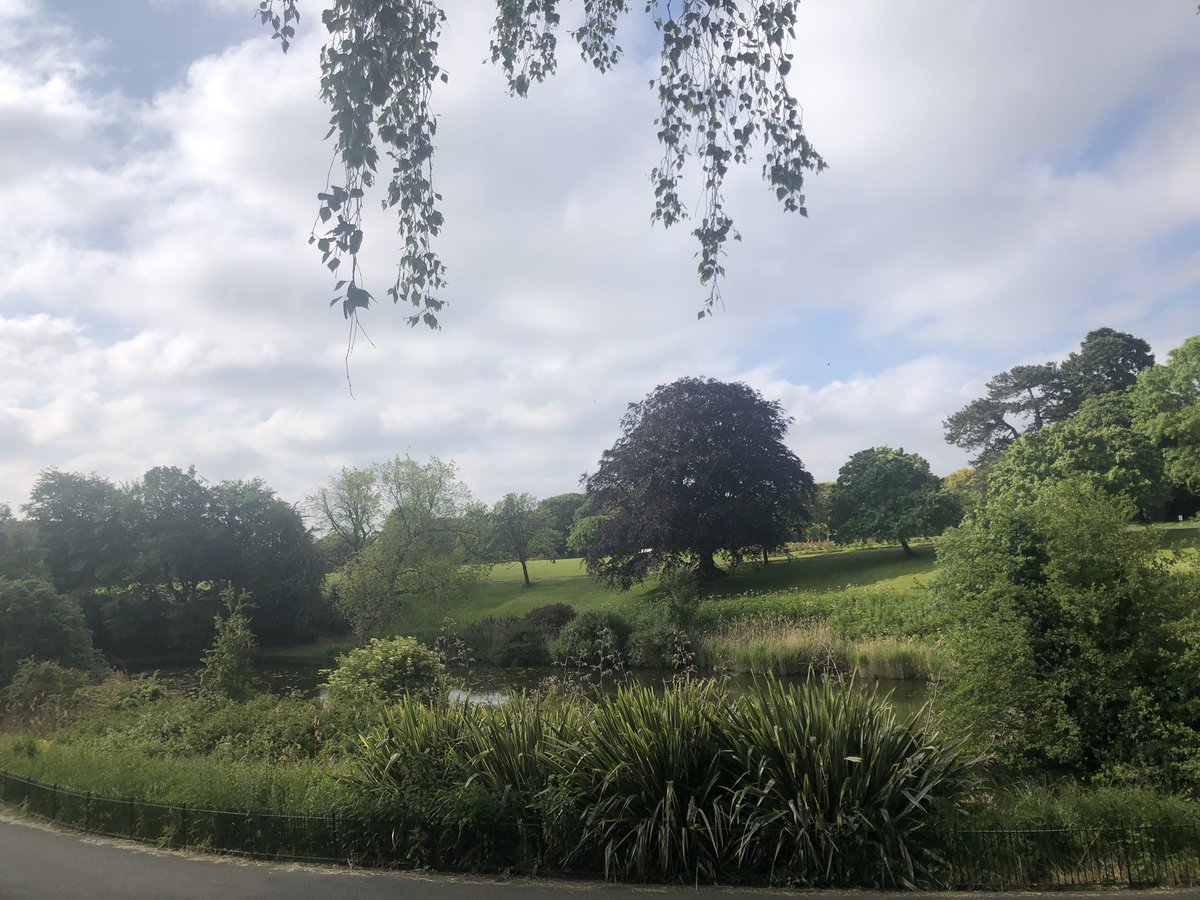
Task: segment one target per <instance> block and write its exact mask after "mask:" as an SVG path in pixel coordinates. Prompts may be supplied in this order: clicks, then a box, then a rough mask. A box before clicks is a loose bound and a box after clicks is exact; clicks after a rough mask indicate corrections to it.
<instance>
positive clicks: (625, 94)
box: [0, 0, 1200, 510]
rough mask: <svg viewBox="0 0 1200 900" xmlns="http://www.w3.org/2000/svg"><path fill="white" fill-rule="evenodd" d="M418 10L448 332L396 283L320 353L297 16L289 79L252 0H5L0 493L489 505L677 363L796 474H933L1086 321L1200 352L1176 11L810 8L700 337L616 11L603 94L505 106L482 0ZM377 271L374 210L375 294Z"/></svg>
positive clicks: (1195, 183) (1198, 106)
mask: <svg viewBox="0 0 1200 900" xmlns="http://www.w3.org/2000/svg"><path fill="white" fill-rule="evenodd" d="M444 5H445V6H446V7H447V8H448V21H447V23H446V26H445V30H444V34H443V37H442V41H441V54H442V55H441V62H442V65H443V67H444V68H445V69H446V71H447V72H448V73H449V77H450V80H449V83H448V84H445V85H439V86H438V87H437V89H436V91H435V93H434V96H433V105H434V108H435V110H436V112H437V113H438V115H439V127H438V139H437V151H436V154H437V155H436V157H435V160H436V161H435V166H436V169H435V178H436V185H435V186H436V189H437V190H438V191H439V192H440V193H442V194H443V196H444V198H445V199H444V204H443V211H444V213H445V216H446V226H445V229H444V231H443V234H442V236H441V237H440V238H439V239H438V243H437V248H438V250H439V252H440V254H441V257H442V260H443V262H444V263H445V264H446V265H447V267H448V278H449V286H448V287H447V289H446V291H445V292H444V297H445V299H446V300H447V301H449V306H448V307H447V309H446V310H445V311H444V313H443V314H442V315H441V316H440V318H441V321H442V325H443V328H442V330H441V331H438V332H430V331H428V330H426V329H423V328H421V329H410V328H408V327H407V326H406V325H405V324H404V322H403V319H404V316H405V315H406V314H407V312H406V310H405V309H404V308H395V307H393V306H392V305H391V303H390V302H388V301H386V300H385V301H384V303H382V304H380V305H378V306H376V307H374V308H372V309H371V310H370V311H368V313H367V314H366V315H365V316H364V317H363V325H364V328H365V330H366V334H367V335H368V336H369V338H370V341H369V342H367V341H363V340H360V341H359V342H358V344H357V346H356V348H355V350H354V352H353V354H351V355H350V357H349V359H348V360H347V357H346V350H347V326H346V322H345V321H344V320H343V318H342V316H341V312H340V310H338V309H330V307H329V303H328V301H329V299H330V298H331V296H332V284H331V279H330V278H329V277H328V273H327V272H326V270H325V269H324V268H323V266H322V265H321V261H320V254H319V253H317V252H316V251H315V249H314V248H312V247H310V246H309V245H308V236H309V233H310V230H311V228H312V224H313V218H314V216H315V213H316V209H317V200H316V194H317V192H318V191H320V190H322V189H323V187H324V183H325V177H326V172H327V170H328V167H329V162H330V152H331V148H330V145H329V144H328V143H324V142H322V137H323V136H324V134H325V132H326V131H327V130H328V125H327V112H326V110H325V108H324V107H323V106H322V104H321V101H320V98H319V95H318V77H319V67H318V53H319V48H320V45H321V42H322V33H323V28H322V26H321V24H320V17H319V13H318V9H319V6H320V4H319V3H318V2H317V0H301V4H300V8H301V13H302V20H301V23H300V30H299V34H298V36H297V39H296V41H295V43H294V44H293V46H292V49H291V51H290V52H289V53H288V54H287V55H286V56H284V55H283V54H282V53H280V52H279V47H278V45H277V44H276V43H274V42H272V41H271V40H269V33H268V32H267V31H266V30H265V29H262V28H261V27H260V26H259V25H258V23H257V21H256V20H255V19H254V18H253V17H252V13H253V11H254V8H255V7H256V6H257V3H256V2H254V0H105V2H104V3H97V2H95V0H0V502H8V503H9V504H11V505H12V507H13V508H14V510H15V509H17V508H18V507H19V505H20V504H21V503H23V502H25V501H26V500H27V498H28V493H29V489H30V487H31V486H32V484H33V482H34V480H35V479H36V477H37V475H38V473H39V472H40V471H42V470H44V469H46V468H50V467H54V468H58V469H62V470H68V471H78V472H95V473H97V474H99V475H102V476H105V477H107V478H110V479H112V480H114V481H117V482H125V481H130V480H133V479H136V478H138V477H139V476H140V475H141V474H142V473H143V472H144V471H145V470H146V469H148V468H150V467H152V466H156V465H177V466H181V467H186V466H189V465H194V466H195V467H196V469H197V471H198V473H199V474H200V475H202V476H203V477H205V478H207V479H208V480H210V481H213V482H217V481H221V480H225V479H234V478H252V477H261V478H263V479H264V480H265V481H266V482H267V483H268V484H269V485H271V486H272V487H273V488H274V489H275V490H276V491H277V492H278V493H279V494H280V495H281V496H282V497H284V498H285V499H287V500H289V501H300V500H302V498H303V497H304V496H305V495H306V494H308V493H310V492H312V491H313V490H314V489H315V488H317V487H318V486H320V485H321V484H323V483H325V482H326V481H327V480H328V479H329V478H330V477H331V476H332V475H334V474H335V473H336V472H337V470H338V469H339V468H340V467H342V466H363V465H369V464H371V463H373V462H379V461H383V460H385V459H389V458H391V457H393V456H395V455H397V454H400V455H403V454H406V453H407V454H410V455H411V456H413V457H414V458H417V459H424V458H426V457H428V456H430V455H436V456H439V457H441V458H443V459H452V460H454V461H455V462H456V463H457V464H458V467H459V472H460V475H461V477H462V478H463V480H464V481H466V483H467V484H468V485H469V486H470V487H471V488H472V490H473V492H474V494H475V496H476V497H477V498H478V499H480V500H483V501H485V502H489V503H490V502H493V501H495V500H496V499H498V498H499V497H500V496H502V495H503V494H504V493H506V492H509V491H528V492H530V493H532V494H535V495H537V496H548V495H551V494H557V493H562V492H566V491H571V490H577V489H578V485H579V478H580V476H581V475H582V474H584V473H586V472H588V471H592V470H594V469H595V467H596V464H597V461H598V459H599V457H600V454H601V453H602V452H603V451H604V450H605V449H606V448H607V447H609V446H611V445H612V443H613V442H614V441H615V440H616V438H617V437H619V435H620V427H619V422H620V418H621V416H622V414H623V412H624V411H625V408H626V406H627V405H628V404H629V403H631V402H636V401H638V400H640V399H642V398H643V397H645V395H646V394H647V393H648V392H650V391H651V390H653V388H654V387H655V386H656V385H659V384H664V383H667V382H670V381H673V380H675V379H677V378H680V377H683V376H705V377H712V378H719V379H722V380H739V381H744V382H746V383H747V384H750V385H751V386H753V387H754V388H756V389H757V390H759V391H760V392H761V393H762V394H763V396H764V397H766V398H767V399H770V400H778V401H779V402H780V403H781V404H782V406H783V408H784V409H785V411H786V412H787V414H788V415H789V416H791V417H792V418H793V419H794V423H793V425H792V427H791V430H790V432H789V434H788V438H787V441H788V444H789V446H790V447H791V448H792V449H793V450H794V451H795V452H796V453H797V455H798V456H799V457H800V458H801V459H802V460H803V461H804V463H805V465H806V466H807V467H808V469H809V470H810V471H811V472H812V473H813V474H814V475H815V476H816V478H817V479H818V480H832V479H834V478H836V476H837V471H838V468H839V467H840V466H841V465H842V464H843V463H844V462H845V461H846V460H847V459H848V458H849V456H850V455H851V454H852V453H854V452H856V451H858V450H861V449H864V448H867V447H872V446H878V445H888V446H893V447H903V448H904V449H905V450H908V451H910V452H917V453H920V454H922V455H923V456H925V457H926V458H927V459H928V460H929V461H930V463H931V465H932V467H933V470H934V471H935V472H936V473H938V474H946V473H948V472H950V471H952V470H954V469H956V468H959V467H961V466H963V465H965V464H966V454H965V453H963V452H962V451H961V450H959V449H958V448H955V447H952V446H949V445H947V444H946V443H945V442H944V440H943V437H942V427H941V422H942V420H943V419H944V418H945V417H946V416H948V415H949V414H950V413H952V412H954V411H955V410H957V409H959V408H960V407H962V406H963V405H964V404H966V403H967V402H968V401H970V400H971V399H972V398H974V397H976V396H979V395H980V394H981V393H982V391H983V385H984V383H985V382H986V381H987V379H988V378H989V377H990V376H991V375H993V374H994V373H996V372H998V371H1001V370H1004V369H1007V368H1009V367H1011V366H1012V365H1015V364H1017V363H1022V362H1044V361H1047V360H1050V359H1062V358H1064V357H1065V356H1066V355H1067V354H1068V353H1069V352H1071V351H1072V350H1074V349H1077V348H1078V345H1079V342H1080V341H1081V340H1083V337H1084V335H1085V334H1086V333H1087V332H1088V331H1090V330H1092V329H1095V328H1099V327H1102V326H1107V327H1112V328H1116V329H1118V330H1121V331H1128V332H1131V333H1133V334H1135V335H1137V336H1139V337H1142V338H1144V339H1145V340H1147V341H1149V342H1150V344H1151V346H1152V347H1153V349H1154V351H1155V353H1156V354H1157V355H1158V357H1159V358H1160V359H1165V358H1166V354H1167V353H1168V352H1169V351H1170V350H1171V349H1172V348H1174V347H1176V346H1178V345H1179V344H1180V343H1182V342H1183V340H1184V339H1185V338H1187V337H1189V336H1191V335H1194V334H1197V333H1200V17H1198V16H1197V14H1196V6H1195V3H1194V2H1192V0H1139V2H1132V0H1111V2H1108V0H1075V2H1072V0H1056V2H1054V3H1046V2H1044V0H1005V2H991V3H970V4H967V3H962V2H960V0H910V2H906V3H903V4H881V3H878V2H871V0H806V2H803V3H801V5H800V8H799V14H798V18H799V21H798V26H797V38H796V42H795V45H794V52H795V65H794V68H793V70H792V73H791V75H790V77H789V78H790V87H791V90H792V91H793V93H794V94H795V95H796V96H797V97H798V99H799V101H800V103H801V104H802V106H803V109H804V122H805V128H806V132H807V134H808V135H809V138H810V139H811V141H812V142H813V144H814V145H815V147H816V149H817V150H818V151H819V152H820V153H821V154H822V155H823V156H824V158H825V159H826V160H827V161H828V163H829V165H830V168H829V169H828V170H827V171H825V172H823V173H822V174H820V175H817V176H814V177H812V178H811V180H810V181H809V183H808V185H807V189H806V194H807V206H808V210H809V217H808V218H807V219H804V218H801V217H799V216H795V215H789V214H787V213H785V212H783V211H782V209H781V208H780V207H779V206H778V205H777V204H776V203H775V201H774V200H773V198H772V196H771V195H770V193H769V191H768V190H767V188H766V187H765V186H764V185H763V184H762V182H761V179H760V175H759V169H758V166H757V165H751V166H750V167H748V168H746V169H744V170H737V171H736V172H735V173H733V174H732V175H731V176H730V178H729V181H728V182H727V202H728V210H729V211H730V212H731V213H732V215H733V217H734V219H735V221H736V223H737V225H738V228H739V230H740V232H741V235H742V242H741V243H739V244H736V245H734V246H733V248H732V249H731V251H730V253H729V256H728V258H727V260H726V269H727V272H728V276H727V279H726V282H725V284H724V287H723V294H724V298H725V302H724V306H723V307H722V308H718V309H717V310H716V312H715V314H714V315H713V316H712V317H711V318H708V319H705V320H703V321H697V319H696V315H695V314H696V311H697V310H698V309H699V308H700V307H701V305H702V303H703V300H704V297H705V296H706V291H705V289H704V288H702V287H701V286H700V285H699V284H698V282H697V280H696V277H695V259H694V258H693V254H694V252H695V248H694V246H693V242H692V239H691V238H690V236H689V235H688V234H687V228H686V227H677V228H673V229H669V230H663V229H662V228H660V227H651V224H650V212H651V209H652V204H653V196H652V191H651V186H650V182H649V178H648V173H649V172H650V170H651V168H652V167H653V166H654V165H655V163H656V162H657V161H658V159H659V155H660V154H659V152H658V149H657V144H656V141H655V136H654V135H655V127H654V118H655V114H656V103H655V98H654V95H653V94H652V92H651V91H650V90H649V88H648V80H649V78H650V76H651V74H652V73H653V72H654V71H655V69H656V68H657V66H658V61H657V57H656V55H655V48H654V46H653V44H652V42H651V39H652V35H651V34H649V33H648V32H647V31H646V29H645V28H644V24H643V25H642V26H638V25H637V24H636V22H635V21H634V20H636V19H637V18H638V16H640V10H641V4H632V7H633V8H634V10H635V12H634V13H633V14H632V15H633V20H631V22H630V23H629V24H628V25H627V26H626V32H625V33H624V40H623V43H624V44H625V46H627V47H628V48H629V50H630V52H629V53H628V54H627V56H626V58H625V59H624V60H623V61H622V63H621V64H620V65H619V66H618V67H617V69H616V70H615V71H613V72H610V73H608V74H606V75H599V74H598V73H596V72H594V71H593V70H592V69H591V68H590V66H587V65H585V64H583V63H581V62H580V61H579V60H578V58H577V56H576V55H575V54H574V53H573V52H572V45H571V43H570V41H569V39H567V38H565V36H564V39H563V41H562V42H561V43H560V48H561V51H562V52H561V53H560V66H559V72H558V75H557V76H556V77H555V78H554V79H553V80H552V81H550V82H547V83H546V84H543V85H539V86H535V87H534V88H533V89H532V90H531V91H530V96H529V97H528V98H527V99H518V98H513V97H509V96H508V95H507V94H506V92H505V89H504V82H503V78H502V75H501V73H500V72H499V71H498V70H497V69H496V68H494V67H493V66H492V65H491V64H490V63H485V62H483V60H484V58H485V56H487V52H488V28H489V24H490V22H489V18H488V6H489V4H488V3H487V2H485V0H456V2H454V3H446V4H444ZM571 5H572V4H570V3H564V11H565V12H566V24H568V25H569V24H570V22H571V13H570V10H569V7H570V6H571ZM698 190H699V185H698V182H697V181H696V180H695V177H694V175H693V177H692V180H691V182H690V184H688V186H687V188H686V189H685V192H684V195H685V196H688V195H689V191H690V192H692V193H698ZM395 250H396V236H395V228H394V225H393V224H392V220H391V219H390V218H389V216H388V215H387V214H386V213H384V212H381V211H378V210H375V209H373V210H372V211H371V213H370V214H369V217H368V229H367V238H366V244H365V246H364V252H363V255H362V260H363V262H364V266H365V271H366V275H367V286H368V288H369V289H371V290H372V292H373V293H374V294H376V296H378V297H383V296H384V293H385V289H386V288H387V287H388V286H389V285H390V284H391V280H392V272H393V264H394V260H395ZM347 369H348V370H349V375H350V379H351V381H352V385H353V391H352V392H351V390H350V387H349V385H348V384H347Z"/></svg>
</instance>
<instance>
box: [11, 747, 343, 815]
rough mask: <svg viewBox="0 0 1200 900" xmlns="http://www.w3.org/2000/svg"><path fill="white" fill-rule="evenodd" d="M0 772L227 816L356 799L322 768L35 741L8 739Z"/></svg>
mask: <svg viewBox="0 0 1200 900" xmlns="http://www.w3.org/2000/svg"><path fill="white" fill-rule="evenodd" d="M0 769H3V770H4V771H7V772H13V773H16V774H19V775H23V776H25V777H27V778H32V779H34V780H36V781H42V782H45V783H46V784H57V785H59V786H60V787H66V788H70V789H72V790H77V791H80V792H85V791H91V792H93V793H95V794H99V795H103V796H108V797H115V798H119V799H126V798H135V799H138V800H145V801H148V802H153V803H168V804H187V805H188V806H204V807H213V808H219V809H261V810H269V811H274V812H289V813H296V814H301V813H304V814H323V813H325V812H327V811H328V810H329V809H331V808H334V807H336V806H337V805H339V804H340V803H341V802H342V801H344V800H345V799H346V798H347V795H348V791H347V789H346V787H345V786H343V785H342V784H340V783H339V782H338V780H337V778H336V777H335V775H336V768H335V767H334V766H333V765H332V764H330V763H325V762H318V761H314V760H308V761H303V762H294V763H289V764H280V763H278V762H269V761H266V760H240V761H235V760H230V759H224V758H219V757H205V756H200V757H168V756H153V755H149V754H147V753H146V752H144V751H141V750H123V751H120V750H118V751H114V750H107V751H106V750H96V749H94V748H91V747H86V746H80V745H77V744H75V745H72V744H62V743H58V742H57V741H53V740H44V739H42V740H38V739H33V738H28V737H13V736H4V737H0Z"/></svg>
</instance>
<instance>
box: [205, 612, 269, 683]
mask: <svg viewBox="0 0 1200 900" xmlns="http://www.w3.org/2000/svg"><path fill="white" fill-rule="evenodd" d="M225 604H226V609H227V610H228V615H227V616H226V617H225V618H224V619H222V618H221V617H220V616H217V617H216V618H215V619H214V620H213V628H214V632H215V633H214V636H213V642H212V646H211V647H209V648H208V649H207V650H205V651H204V659H203V661H202V665H201V669H200V696H201V697H205V698H207V699H210V700H245V699H246V698H248V697H249V696H250V695H251V694H252V693H253V690H254V687H253V677H254V670H253V666H252V661H253V658H254V647H255V645H256V643H257V642H256V641H255V639H254V632H252V631H251V630H250V620H249V619H248V618H246V613H245V606H244V602H243V600H238V601H237V602H236V603H235V602H234V600H233V597H232V594H230V595H227V596H226V598H225Z"/></svg>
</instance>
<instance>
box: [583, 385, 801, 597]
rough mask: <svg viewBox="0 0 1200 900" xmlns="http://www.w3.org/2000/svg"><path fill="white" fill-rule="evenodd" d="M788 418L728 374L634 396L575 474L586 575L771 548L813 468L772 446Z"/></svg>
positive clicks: (793, 522)
mask: <svg viewBox="0 0 1200 900" xmlns="http://www.w3.org/2000/svg"><path fill="white" fill-rule="evenodd" d="M790 422H791V419H790V418H788V417H787V416H786V415H785V414H784V412H783V408H782V407H781V406H780V405H779V403H778V402H775V401H768V400H764V399H763V398H762V396H761V395H759V393H758V392H757V391H755V390H754V389H753V388H750V387H748V386H747V385H745V384H741V383H739V382H733V383H726V382H721V381H716V380H714V379H703V378H681V379H679V380H678V381H675V382H673V383H671V384H668V385H659V386H658V387H657V388H655V389H654V390H653V391H652V392H651V393H650V395H649V396H648V397H646V399H645V400H643V401H641V402H640V403H633V404H630V406H629V411H628V412H627V413H626V414H625V416H624V418H623V419H622V420H621V430H622V432H623V434H622V436H621V437H620V438H619V439H618V440H617V442H616V443H615V444H614V445H613V446H612V447H611V448H610V449H608V450H605V451H604V454H603V456H602V457H601V458H600V465H599V468H598V469H597V471H596V472H595V473H594V474H592V475H591V476H589V477H588V478H587V479H586V490H587V495H588V499H589V500H590V501H591V502H592V505H593V508H594V510H595V511H596V512H597V513H598V515H599V516H600V518H599V519H597V520H595V521H594V522H593V526H594V530H593V531H592V535H591V536H592V537H593V540H592V542H591V544H590V546H589V547H588V552H587V558H586V562H587V567H588V571H589V572H590V573H591V574H593V575H595V576H597V577H599V578H603V579H604V580H606V581H608V582H610V583H612V584H614V585H616V586H618V587H620V588H628V587H630V586H631V585H632V584H634V583H635V582H638V581H641V580H642V579H644V578H645V577H646V576H647V575H648V574H649V573H650V572H652V571H654V570H656V569H659V568H662V567H667V568H671V567H673V566H677V565H680V564H683V563H695V564H697V565H698V566H699V568H700V570H701V573H702V574H704V575H707V576H711V575H715V574H717V572H718V570H717V566H716V562H715V555H716V554H718V553H722V554H724V555H725V556H726V557H727V558H729V559H730V560H731V561H733V562H734V563H737V562H740V561H741V560H742V558H743V556H744V554H745V552H746V551H747V550H748V549H751V548H754V549H756V550H761V549H762V548H775V547H778V546H781V545H782V544H783V543H784V542H785V541H787V540H788V539H789V538H790V537H791V536H793V535H794V533H795V529H796V526H797V525H798V524H799V523H800V522H801V521H802V520H804V519H805V518H806V515H807V503H808V502H809V500H810V498H811V496H812V492H813V479H812V476H811V475H810V474H809V473H808V472H807V471H806V470H805V468H804V464H803V463H802V462H801V461H800V459H799V458H798V457H797V456H796V455H795V454H794V453H793V452H792V451H791V450H789V449H788V447H787V446H786V445H785V444H784V442H783V437H784V435H785V433H786V432H787V428H788V425H789V424H790Z"/></svg>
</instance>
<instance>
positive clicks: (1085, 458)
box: [988, 394, 1166, 513]
mask: <svg viewBox="0 0 1200 900" xmlns="http://www.w3.org/2000/svg"><path fill="white" fill-rule="evenodd" d="M1132 425H1133V421H1132V404H1131V402H1130V399H1129V397H1128V396H1127V395H1124V394H1105V395H1101V396H1095V397H1089V398H1088V399H1087V400H1085V401H1084V403H1083V406H1082V407H1081V408H1080V410H1079V412H1078V413H1077V414H1076V415H1075V416H1073V417H1072V418H1070V419H1068V420H1067V421H1065V422H1060V423H1059V424H1057V425H1052V426H1050V427H1048V428H1043V429H1042V430H1041V431H1032V432H1029V433H1027V434H1024V435H1022V436H1021V437H1020V438H1019V439H1018V440H1017V441H1016V442H1015V443H1014V444H1013V445H1012V446H1010V447H1009V448H1008V449H1007V450H1005V451H1004V453H1003V454H1002V455H1001V456H1000V458H999V459H998V460H997V461H996V463H995V465H993V466H992V468H991V470H990V471H989V473H988V490H989V492H990V493H991V494H992V496H994V497H995V498H997V500H1003V501H1004V502H1010V503H1020V502H1027V501H1028V499H1029V498H1030V497H1032V496H1033V495H1035V494H1036V493H1037V489H1038V486H1039V485H1041V484H1042V483H1044V482H1047V481H1055V480H1063V479H1072V478H1073V479H1081V480H1084V481H1087V482H1089V483H1091V484H1093V485H1095V486H1096V487H1098V488H1099V489H1101V490H1102V491H1104V492H1105V493H1107V494H1110V495H1114V496H1115V495H1118V494H1119V495H1123V496H1124V497H1125V498H1126V499H1128V500H1130V501H1131V502H1132V503H1133V504H1134V506H1135V508H1136V509H1138V510H1139V511H1141V512H1143V513H1147V512H1149V511H1150V510H1152V509H1154V508H1156V507H1157V506H1158V505H1159V504H1161V503H1162V502H1163V501H1164V500H1165V499H1166V485H1165V482H1164V479H1163V459H1162V454H1161V452H1159V450H1158V448H1157V447H1155V446H1154V443H1153V442H1152V441H1151V440H1150V439H1149V438H1147V437H1146V436H1145V435H1143V434H1140V433H1138V432H1137V431H1135V430H1134V429H1133V427H1132Z"/></svg>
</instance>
